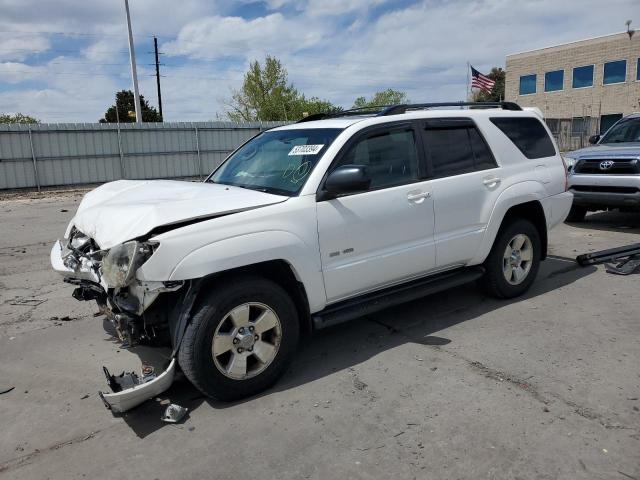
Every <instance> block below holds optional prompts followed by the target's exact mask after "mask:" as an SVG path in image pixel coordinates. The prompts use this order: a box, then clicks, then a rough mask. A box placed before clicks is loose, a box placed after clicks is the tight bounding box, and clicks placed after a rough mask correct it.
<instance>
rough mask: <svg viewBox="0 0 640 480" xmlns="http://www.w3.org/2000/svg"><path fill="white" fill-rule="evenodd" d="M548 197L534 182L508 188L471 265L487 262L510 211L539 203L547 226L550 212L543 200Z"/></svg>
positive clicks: (493, 211) (498, 202) (521, 183)
mask: <svg viewBox="0 0 640 480" xmlns="http://www.w3.org/2000/svg"><path fill="white" fill-rule="evenodd" d="M547 196H548V193H547V191H546V190H545V188H544V186H543V185H542V184H541V183H540V182H537V181H534V180H528V181H524V182H518V183H515V184H513V185H510V186H509V187H507V188H506V189H505V190H504V191H503V192H502V193H501V194H500V196H499V197H498V198H497V200H496V203H495V205H494V207H493V210H492V212H491V216H490V217H489V223H488V224H487V229H486V230H485V233H484V236H483V238H482V243H481V244H480V248H479V249H478V252H477V253H476V256H475V257H474V258H473V260H472V261H471V262H470V264H471V265H476V264H481V263H483V262H484V261H485V259H486V258H487V256H488V255H489V252H490V251H491V247H493V242H495V240H496V237H497V236H498V232H499V231H500V227H501V226H502V222H503V221H504V218H505V216H506V215H507V212H508V211H509V209H511V208H513V207H516V206H518V205H522V204H523V203H528V202H538V203H540V206H541V207H542V209H543V211H544V214H545V225H546V223H547V222H546V219H547V218H549V212H547V211H546V209H545V204H544V202H542V201H541V200H542V199H544V198H546V197H547Z"/></svg>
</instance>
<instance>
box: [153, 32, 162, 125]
mask: <svg viewBox="0 0 640 480" xmlns="http://www.w3.org/2000/svg"><path fill="white" fill-rule="evenodd" d="M153 49H154V51H155V54H156V84H157V85H158V112H159V113H160V121H161V122H162V121H164V120H163V117H162V93H161V91H160V61H159V60H158V55H159V54H158V39H157V38H156V37H153Z"/></svg>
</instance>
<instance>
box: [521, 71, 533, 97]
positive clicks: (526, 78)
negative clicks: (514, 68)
mask: <svg viewBox="0 0 640 480" xmlns="http://www.w3.org/2000/svg"><path fill="white" fill-rule="evenodd" d="M532 93H536V76H535V75H522V76H521V77H520V95H529V94H532Z"/></svg>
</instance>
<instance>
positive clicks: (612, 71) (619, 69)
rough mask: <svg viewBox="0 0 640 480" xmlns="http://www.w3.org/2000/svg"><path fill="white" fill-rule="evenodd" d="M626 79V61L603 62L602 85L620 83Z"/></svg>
mask: <svg viewBox="0 0 640 480" xmlns="http://www.w3.org/2000/svg"><path fill="white" fill-rule="evenodd" d="M626 79H627V61H626V60H616V61H615V62H607V63H605V64H604V74H603V77H602V83H603V85H609V84H611V83H622V82H624V81H625V80H626Z"/></svg>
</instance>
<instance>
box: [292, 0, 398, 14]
mask: <svg viewBox="0 0 640 480" xmlns="http://www.w3.org/2000/svg"><path fill="white" fill-rule="evenodd" d="M385 1H387V0H309V1H308V2H307V3H306V5H305V6H304V7H301V9H303V10H304V11H305V12H306V13H307V14H308V15H309V16H311V17H316V16H325V15H326V16H332V15H344V14H346V13H350V12H355V11H359V10H367V9H370V8H373V7H376V6H378V5H380V4H382V3H385Z"/></svg>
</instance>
